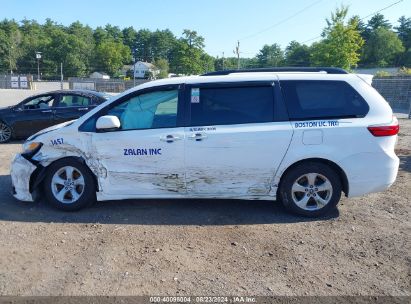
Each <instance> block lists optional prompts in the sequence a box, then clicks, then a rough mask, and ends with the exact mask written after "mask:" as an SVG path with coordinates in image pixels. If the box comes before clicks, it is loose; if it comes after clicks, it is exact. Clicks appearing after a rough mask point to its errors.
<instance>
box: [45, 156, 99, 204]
mask: <svg viewBox="0 0 411 304" xmlns="http://www.w3.org/2000/svg"><path fill="white" fill-rule="evenodd" d="M43 188H44V194H45V196H46V199H47V202H48V203H49V204H50V205H51V206H53V207H55V208H57V209H60V210H64V211H76V210H79V209H82V208H85V207H87V206H90V205H91V204H93V203H94V202H95V201H96V184H95V181H94V178H93V175H92V173H91V171H90V169H89V168H88V167H87V166H86V165H85V164H83V163H81V162H80V161H77V160H75V159H72V158H66V159H62V160H58V161H56V162H55V163H53V164H52V165H50V167H49V168H48V170H47V173H46V178H45V179H44V182H43Z"/></svg>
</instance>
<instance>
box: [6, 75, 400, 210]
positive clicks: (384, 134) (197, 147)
mask: <svg viewBox="0 0 411 304" xmlns="http://www.w3.org/2000/svg"><path fill="white" fill-rule="evenodd" d="M398 131H399V125H398V121H397V119H396V118H395V117H394V116H393V113H392V110H391V108H390V106H389V104H388V103H387V102H386V101H385V100H384V99H383V97H381V96H380V94H378V92H377V91H376V90H375V89H373V88H372V87H371V85H370V84H369V83H368V82H367V81H366V80H364V79H363V78H361V77H360V76H358V75H355V74H350V73H347V72H346V71H344V70H341V69H337V68H277V69H262V70H261V69H260V70H238V71H219V72H213V73H209V74H205V75H202V76H191V77H181V78H171V79H165V80H158V81H152V82H148V83H144V84H142V85H139V86H137V87H135V88H133V89H131V90H128V91H126V92H124V93H122V94H120V95H118V96H116V97H115V98H112V99H110V100H108V101H107V102H105V103H103V104H102V105H100V106H99V107H97V108H96V109H94V110H92V111H91V112H89V113H87V114H85V115H84V116H82V117H81V118H79V119H78V120H76V121H71V122H68V123H63V124H60V125H57V126H54V127H51V128H48V129H45V130H43V131H41V132H39V133H37V134H35V135H33V136H31V137H30V138H29V139H28V140H27V141H26V142H25V143H24V145H23V149H24V151H23V153H21V154H18V155H16V157H15V158H14V160H13V163H12V168H11V177H12V182H13V194H14V196H15V197H16V198H17V199H19V200H22V201H32V200H34V199H36V198H37V197H39V196H44V197H45V198H46V200H47V201H48V202H49V203H51V204H52V205H54V206H55V207H57V208H60V209H63V210H77V209H80V208H83V207H85V206H87V205H89V204H91V203H93V202H94V201H95V200H98V201H105V200H122V199H133V198H140V199H141V198H216V199H217V198H219V199H220V198H229V199H247V200H280V201H282V203H283V204H284V206H285V207H286V208H288V209H289V210H291V211H294V212H296V213H299V214H302V215H306V216H319V215H322V214H324V213H326V212H328V211H330V210H332V209H334V208H335V207H336V205H337V203H338V201H339V200H340V197H341V193H342V192H343V193H344V194H345V195H346V196H348V197H355V196H360V195H364V194H367V193H372V192H377V191H383V190H385V189H387V188H388V187H389V186H390V185H391V184H392V183H393V182H394V181H395V178H396V175H397V172H398V166H399V159H398V157H397V156H396V155H395V153H394V146H395V144H396V140H397V133H398Z"/></svg>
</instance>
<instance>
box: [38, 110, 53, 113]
mask: <svg viewBox="0 0 411 304" xmlns="http://www.w3.org/2000/svg"><path fill="white" fill-rule="evenodd" d="M51 112H53V110H43V111H41V113H51Z"/></svg>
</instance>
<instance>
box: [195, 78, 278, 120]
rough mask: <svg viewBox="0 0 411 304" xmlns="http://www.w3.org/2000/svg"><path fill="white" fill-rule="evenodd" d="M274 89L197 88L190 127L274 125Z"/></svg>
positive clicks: (260, 87) (265, 87)
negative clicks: (196, 98) (198, 90)
mask: <svg viewBox="0 0 411 304" xmlns="http://www.w3.org/2000/svg"><path fill="white" fill-rule="evenodd" d="M273 103H274V96H273V87H272V86H255V87H215V88H200V99H199V102H198V103H191V125H192V126H205V125H230V124H247V123H265V122H272V121H273Z"/></svg>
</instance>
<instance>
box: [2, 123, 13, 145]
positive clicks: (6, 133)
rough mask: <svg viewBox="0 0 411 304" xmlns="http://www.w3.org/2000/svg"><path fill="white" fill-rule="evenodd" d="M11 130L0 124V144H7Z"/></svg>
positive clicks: (4, 124) (7, 126)
mask: <svg viewBox="0 0 411 304" xmlns="http://www.w3.org/2000/svg"><path fill="white" fill-rule="evenodd" d="M11 134H12V132H11V128H10V126H9V125H7V124H6V123H4V122H0V143H5V142H8V141H9V140H10V139H11Z"/></svg>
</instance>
